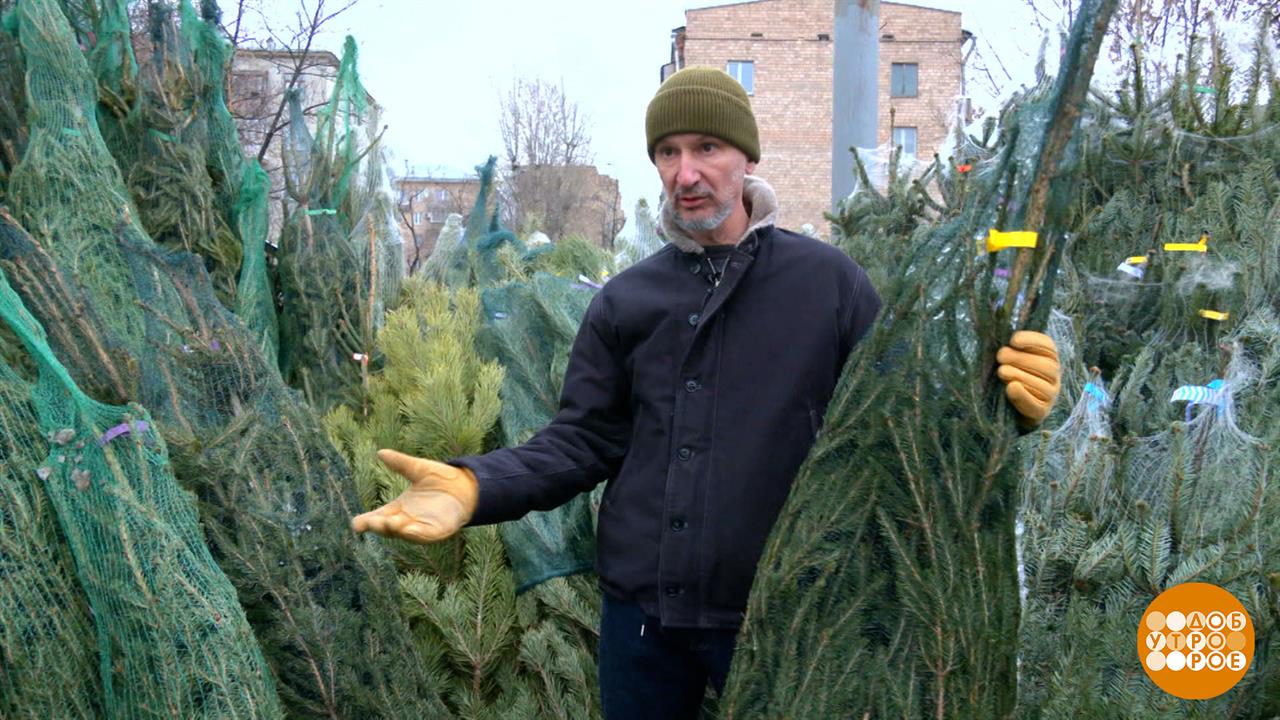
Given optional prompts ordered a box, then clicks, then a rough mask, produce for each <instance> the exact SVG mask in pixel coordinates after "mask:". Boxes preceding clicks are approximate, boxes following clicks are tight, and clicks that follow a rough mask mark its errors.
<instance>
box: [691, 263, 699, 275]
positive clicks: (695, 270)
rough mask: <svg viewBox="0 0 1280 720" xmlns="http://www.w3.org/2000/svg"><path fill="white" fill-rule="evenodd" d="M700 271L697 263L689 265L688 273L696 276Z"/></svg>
mask: <svg viewBox="0 0 1280 720" xmlns="http://www.w3.org/2000/svg"><path fill="white" fill-rule="evenodd" d="M701 269H702V266H701V265H699V264H698V263H692V264H690V265H689V272H691V273H693V274H694V275H697V274H698V271H699V270H701Z"/></svg>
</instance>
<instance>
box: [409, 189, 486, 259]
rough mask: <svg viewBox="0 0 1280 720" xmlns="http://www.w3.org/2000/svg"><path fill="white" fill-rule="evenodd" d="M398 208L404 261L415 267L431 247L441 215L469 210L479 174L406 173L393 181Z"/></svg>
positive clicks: (439, 228) (461, 213)
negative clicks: (463, 175) (457, 176)
mask: <svg viewBox="0 0 1280 720" xmlns="http://www.w3.org/2000/svg"><path fill="white" fill-rule="evenodd" d="M393 187H394V189H395V192H396V202H397V207H398V208H399V212H398V213H397V215H398V220H399V221H400V234H401V235H402V236H403V237H404V256H405V263H406V264H407V265H408V269H409V270H414V269H417V267H418V266H419V265H420V264H421V263H422V262H423V261H424V260H426V259H427V258H428V257H430V256H431V253H432V252H434V251H435V248H436V241H437V240H439V238H440V230H441V229H443V228H444V221H445V218H447V217H449V215H450V214H451V213H458V214H459V215H462V216H463V217H464V218H465V217H467V215H468V214H469V213H470V212H471V208H472V207H473V206H474V205H475V203H476V198H477V197H478V196H479V194H480V178H477V177H463V178H435V177H416V176H412V175H411V176H407V177H402V178H397V179H396V180H395V181H394V182H393Z"/></svg>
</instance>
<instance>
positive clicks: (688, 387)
mask: <svg viewBox="0 0 1280 720" xmlns="http://www.w3.org/2000/svg"><path fill="white" fill-rule="evenodd" d="M684 389H685V392H698V391H699V390H701V389H702V386H701V385H699V384H698V381H697V380H685V381H684Z"/></svg>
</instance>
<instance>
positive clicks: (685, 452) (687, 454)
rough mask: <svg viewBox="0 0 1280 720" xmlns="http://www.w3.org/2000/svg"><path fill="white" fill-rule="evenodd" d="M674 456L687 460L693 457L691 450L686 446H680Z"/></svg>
mask: <svg viewBox="0 0 1280 720" xmlns="http://www.w3.org/2000/svg"><path fill="white" fill-rule="evenodd" d="M676 457H678V458H680V459H681V460H688V459H689V458H691V457H693V451H692V450H690V449H689V448H687V447H682V448H680V449H679V450H677V451H676Z"/></svg>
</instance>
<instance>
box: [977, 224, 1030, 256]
mask: <svg viewBox="0 0 1280 720" xmlns="http://www.w3.org/2000/svg"><path fill="white" fill-rule="evenodd" d="M1037 239H1038V235H1037V233H1034V232H1032V231H1030V230H1016V231H1013V232H1001V231H999V230H992V231H991V234H990V235H988V236H987V252H989V253H992V252H997V251H1000V250H1005V249H1007V248H1033V247H1035V246H1036V240H1037Z"/></svg>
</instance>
